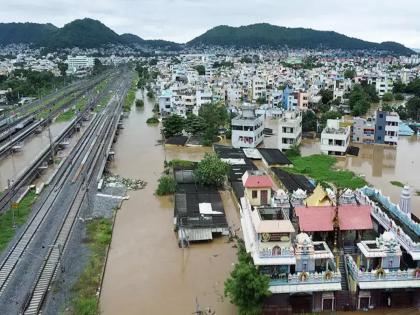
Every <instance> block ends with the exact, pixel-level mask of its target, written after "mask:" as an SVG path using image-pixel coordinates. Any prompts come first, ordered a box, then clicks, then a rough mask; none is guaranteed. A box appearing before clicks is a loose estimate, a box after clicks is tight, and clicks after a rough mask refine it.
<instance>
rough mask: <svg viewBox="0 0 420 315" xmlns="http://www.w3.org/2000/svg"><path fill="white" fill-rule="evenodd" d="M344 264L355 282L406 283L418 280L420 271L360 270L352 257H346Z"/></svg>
mask: <svg viewBox="0 0 420 315" xmlns="http://www.w3.org/2000/svg"><path fill="white" fill-rule="evenodd" d="M346 263H347V267H348V271H349V273H350V274H351V276H352V277H353V279H354V280H355V281H357V282H363V281H369V282H371V281H406V280H419V281H420V270H418V269H407V270H390V269H377V270H372V271H362V270H360V269H359V268H358V267H357V265H356V263H355V261H354V260H353V257H351V256H350V255H347V256H346Z"/></svg>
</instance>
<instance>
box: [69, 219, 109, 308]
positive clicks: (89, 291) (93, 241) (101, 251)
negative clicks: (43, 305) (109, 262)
mask: <svg viewBox="0 0 420 315" xmlns="http://www.w3.org/2000/svg"><path fill="white" fill-rule="evenodd" d="M86 234H87V235H86V238H87V244H88V246H89V248H90V250H91V255H90V258H89V262H88V263H87V265H86V267H85V269H84V270H83V273H82V274H81V276H80V277H79V279H78V280H77V282H76V283H75V284H74V286H73V288H72V291H73V297H72V299H71V300H70V305H69V308H67V309H66V314H74V315H76V314H77V315H97V314H99V303H98V295H97V292H98V289H99V287H100V285H101V279H102V270H103V267H104V263H105V257H106V254H107V247H108V246H109V244H110V243H111V238H112V222H111V220H109V219H95V220H92V221H90V222H87V223H86Z"/></svg>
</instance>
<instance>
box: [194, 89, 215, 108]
mask: <svg viewBox="0 0 420 315" xmlns="http://www.w3.org/2000/svg"><path fill="white" fill-rule="evenodd" d="M212 96H213V93H212V91H211V90H210V89H199V90H197V91H196V94H195V97H196V104H197V108H198V109H200V107H201V105H204V104H210V103H211V101H212Z"/></svg>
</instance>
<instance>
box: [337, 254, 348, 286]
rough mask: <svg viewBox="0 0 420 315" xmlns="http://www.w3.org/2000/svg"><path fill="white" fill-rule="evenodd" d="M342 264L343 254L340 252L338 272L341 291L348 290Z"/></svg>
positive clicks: (345, 273) (343, 261) (343, 262)
mask: <svg viewBox="0 0 420 315" xmlns="http://www.w3.org/2000/svg"><path fill="white" fill-rule="evenodd" d="M344 264H345V260H344V254H340V266H339V270H340V273H341V290H342V291H348V290H349V286H348V283H347V272H346V269H345V266H344Z"/></svg>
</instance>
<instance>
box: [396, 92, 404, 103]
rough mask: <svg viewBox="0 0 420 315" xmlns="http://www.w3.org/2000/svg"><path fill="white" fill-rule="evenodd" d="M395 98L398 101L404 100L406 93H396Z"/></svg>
mask: <svg viewBox="0 0 420 315" xmlns="http://www.w3.org/2000/svg"><path fill="white" fill-rule="evenodd" d="M394 98H395V100H396V101H403V100H404V95H402V94H401V93H397V94H395V95H394Z"/></svg>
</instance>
